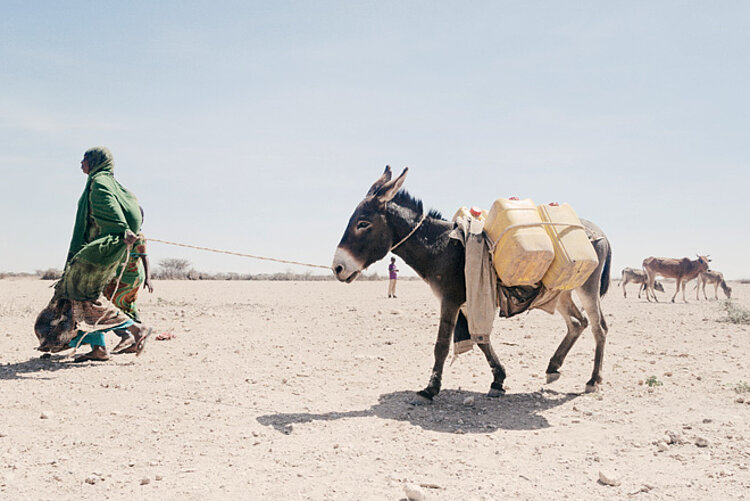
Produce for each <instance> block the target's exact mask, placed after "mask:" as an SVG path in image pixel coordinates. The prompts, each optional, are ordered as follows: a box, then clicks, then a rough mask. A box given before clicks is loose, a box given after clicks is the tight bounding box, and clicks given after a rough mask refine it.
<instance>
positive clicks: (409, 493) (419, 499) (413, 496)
mask: <svg viewBox="0 0 750 501" xmlns="http://www.w3.org/2000/svg"><path fill="white" fill-rule="evenodd" d="M404 494H406V498H407V499H408V500H409V501H424V492H422V489H421V488H420V487H419V486H418V485H412V484H406V485H405V486H404Z"/></svg>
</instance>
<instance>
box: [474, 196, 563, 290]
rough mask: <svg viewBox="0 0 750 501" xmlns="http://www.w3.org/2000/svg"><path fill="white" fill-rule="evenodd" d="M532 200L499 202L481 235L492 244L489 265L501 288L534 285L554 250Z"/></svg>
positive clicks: (501, 199) (493, 207) (489, 216)
mask: <svg viewBox="0 0 750 501" xmlns="http://www.w3.org/2000/svg"><path fill="white" fill-rule="evenodd" d="M541 223H542V219H541V217H540V215H539V211H538V210H537V208H536V205H534V202H533V201H532V200H531V199H528V198H525V199H523V200H519V199H517V198H498V199H497V200H495V202H494V203H493V204H492V208H491V209H490V212H489V214H488V215H487V220H486V221H485V223H484V231H485V232H486V233H487V234H488V235H489V237H490V239H491V240H492V242H493V244H494V249H493V253H492V264H493V265H494V267H495V271H497V276H498V278H500V280H501V281H502V282H503V285H506V286H514V285H534V284H536V283H538V282H539V281H540V280H541V279H542V277H543V276H544V274H545V273H546V272H547V268H549V266H550V264H551V263H552V260H553V259H554V257H555V250H554V247H553V246H552V242H551V241H550V237H549V235H548V233H547V231H546V230H545V229H544V227H543V226H542V224H541Z"/></svg>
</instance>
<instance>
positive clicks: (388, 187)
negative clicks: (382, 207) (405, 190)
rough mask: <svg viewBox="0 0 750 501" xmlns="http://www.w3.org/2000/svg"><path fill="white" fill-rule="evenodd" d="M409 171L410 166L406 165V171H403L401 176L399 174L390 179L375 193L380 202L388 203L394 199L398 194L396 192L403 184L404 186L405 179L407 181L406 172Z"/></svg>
mask: <svg viewBox="0 0 750 501" xmlns="http://www.w3.org/2000/svg"><path fill="white" fill-rule="evenodd" d="M407 172H409V167H404V172H402V173H401V175H400V176H398V177H397V178H396V179H394V180H393V181H389V182H387V183H385V184H384V185H383V186H382V187H381V188H380V189H379V190H378V191H377V193H375V198H377V200H378V202H380V203H383V204H384V203H386V202H390V201H391V200H393V197H395V196H396V193H398V190H400V189H401V186H403V184H404V181H406V173H407Z"/></svg>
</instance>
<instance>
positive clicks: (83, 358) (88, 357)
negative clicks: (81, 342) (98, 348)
mask: <svg viewBox="0 0 750 501" xmlns="http://www.w3.org/2000/svg"><path fill="white" fill-rule="evenodd" d="M108 360H109V357H97V356H94V355H92V354H91V353H82V354H80V355H76V357H75V358H74V359H73V363H74V364H80V363H82V362H107V361H108Z"/></svg>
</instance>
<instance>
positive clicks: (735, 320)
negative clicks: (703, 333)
mask: <svg viewBox="0 0 750 501" xmlns="http://www.w3.org/2000/svg"><path fill="white" fill-rule="evenodd" d="M722 306H723V308H724V311H725V312H726V313H727V317H726V318H724V319H722V321H724V322H729V323H732V324H742V325H750V310H748V309H747V308H743V307H742V306H740V305H738V304H736V303H735V302H734V301H732V300H731V299H727V300H726V301H724V303H723V305H722Z"/></svg>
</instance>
